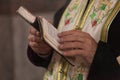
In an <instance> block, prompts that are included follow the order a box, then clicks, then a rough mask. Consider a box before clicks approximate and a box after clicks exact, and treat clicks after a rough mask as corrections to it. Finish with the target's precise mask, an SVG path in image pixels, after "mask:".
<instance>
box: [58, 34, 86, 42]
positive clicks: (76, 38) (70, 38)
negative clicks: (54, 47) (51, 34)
mask: <svg viewBox="0 0 120 80" xmlns="http://www.w3.org/2000/svg"><path fill="white" fill-rule="evenodd" d="M75 41H78V42H79V41H80V42H84V38H83V37H80V36H79V35H75V36H73V35H68V36H63V37H60V38H59V42H61V43H64V42H75Z"/></svg>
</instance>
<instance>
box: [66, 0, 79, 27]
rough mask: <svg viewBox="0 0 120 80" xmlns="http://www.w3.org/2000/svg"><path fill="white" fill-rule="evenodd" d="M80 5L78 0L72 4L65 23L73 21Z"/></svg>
mask: <svg viewBox="0 0 120 80" xmlns="http://www.w3.org/2000/svg"><path fill="white" fill-rule="evenodd" d="M78 5H79V3H78V0H76V1H75V2H73V3H72V4H71V7H69V8H68V10H67V12H66V14H65V21H64V22H65V23H64V25H67V24H69V23H71V22H72V21H73V19H74V17H75V16H76V11H77V9H78Z"/></svg>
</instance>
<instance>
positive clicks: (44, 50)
mask: <svg viewBox="0 0 120 80" xmlns="http://www.w3.org/2000/svg"><path fill="white" fill-rule="evenodd" d="M28 43H29V46H30V47H31V48H32V50H33V51H34V52H36V53H37V54H38V55H47V54H48V55H49V53H50V51H51V50H52V48H51V47H50V46H49V45H48V44H47V43H45V42H44V41H43V40H41V38H40V33H39V32H38V31H37V30H36V29H35V28H33V27H30V29H29V36H28Z"/></svg>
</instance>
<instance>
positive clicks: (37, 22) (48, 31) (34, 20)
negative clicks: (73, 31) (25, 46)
mask: <svg viewBox="0 0 120 80" xmlns="http://www.w3.org/2000/svg"><path fill="white" fill-rule="evenodd" d="M17 13H18V14H19V15H20V16H21V17H22V18H23V19H25V20H26V21H27V22H28V23H29V24H31V25H32V26H33V27H34V28H35V29H36V30H38V31H39V32H40V34H41V35H40V36H41V39H42V40H44V41H45V42H47V43H48V44H49V45H50V46H51V47H52V48H53V49H54V50H55V51H57V52H58V53H59V54H60V55H61V56H63V55H62V51H61V50H59V49H58V46H59V42H58V40H59V38H58V33H59V32H58V30H57V29H56V28H55V27H54V26H53V25H52V24H51V23H49V22H48V21H47V20H46V19H45V18H43V17H36V16H34V15H32V14H31V13H30V12H29V11H28V10H27V9H25V8H24V7H20V8H19V9H18V10H17ZM63 57H64V56H63ZM64 58H65V57H64ZM65 59H66V60H67V61H68V62H69V63H71V64H72V65H74V64H73V62H72V61H71V59H70V58H65Z"/></svg>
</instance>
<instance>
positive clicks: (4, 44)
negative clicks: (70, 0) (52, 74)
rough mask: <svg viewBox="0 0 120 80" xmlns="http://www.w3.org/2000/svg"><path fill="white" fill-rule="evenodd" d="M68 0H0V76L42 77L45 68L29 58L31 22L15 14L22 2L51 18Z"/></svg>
mask: <svg viewBox="0 0 120 80" xmlns="http://www.w3.org/2000/svg"><path fill="white" fill-rule="evenodd" d="M64 3H65V0H0V80H42V77H43V74H44V71H45V69H43V68H41V67H36V66H34V65H33V64H31V63H30V61H29V60H28V58H27V54H26V51H27V44H28V42H27V37H28V28H29V26H30V25H29V24H28V23H26V22H25V21H24V20H23V19H22V18H20V17H19V16H18V15H16V9H17V8H18V7H19V6H20V5H23V6H25V7H26V8H28V9H29V10H30V11H31V12H33V13H34V14H36V15H42V16H44V17H46V18H47V19H48V20H52V19H53V16H54V13H55V12H56V11H57V10H58V8H60V7H61V6H62V5H64Z"/></svg>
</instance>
